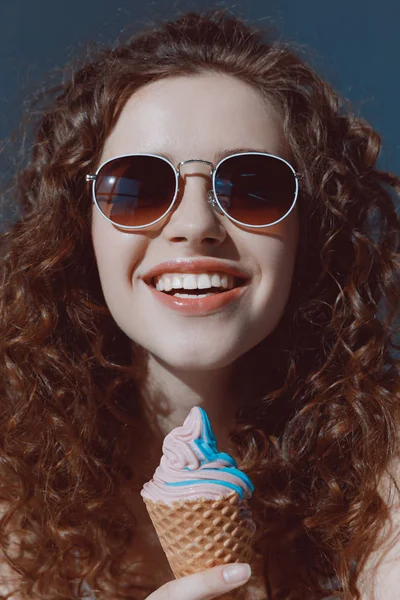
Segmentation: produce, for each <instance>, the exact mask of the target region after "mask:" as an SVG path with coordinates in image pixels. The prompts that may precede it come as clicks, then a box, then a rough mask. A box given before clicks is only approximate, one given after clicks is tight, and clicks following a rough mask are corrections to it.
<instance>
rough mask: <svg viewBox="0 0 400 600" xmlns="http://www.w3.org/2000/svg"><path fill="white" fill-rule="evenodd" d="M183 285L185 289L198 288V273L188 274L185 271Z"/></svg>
mask: <svg viewBox="0 0 400 600" xmlns="http://www.w3.org/2000/svg"><path fill="white" fill-rule="evenodd" d="M182 287H183V289H184V290H196V289H197V287H198V286H197V277H196V275H191V274H190V275H187V274H186V273H185V274H184V275H183V278H182Z"/></svg>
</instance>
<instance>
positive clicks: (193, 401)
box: [140, 356, 240, 444]
mask: <svg viewBox="0 0 400 600" xmlns="http://www.w3.org/2000/svg"><path fill="white" fill-rule="evenodd" d="M233 368H234V367H233V365H228V366H227V367H224V368H222V369H218V370H206V371H187V370H184V371H183V370H177V369H171V368H170V367H169V366H168V365H165V364H164V363H162V362H160V361H159V360H158V359H156V358H155V357H153V356H151V357H149V360H148V365H147V374H146V377H145V379H144V380H143V381H142V384H141V390H140V393H141V401H142V409H143V412H144V414H145V416H146V420H147V422H148V424H149V426H150V429H151V430H152V432H153V433H154V435H155V436H156V437H157V438H160V437H162V438H164V437H165V435H167V433H169V432H170V431H171V430H172V429H173V428H174V427H178V426H180V425H182V424H183V422H184V420H185V419H186V417H187V415H188V413H189V411H190V409H191V408H192V407H193V406H201V407H202V408H204V410H205V411H206V412H207V414H208V417H209V419H210V423H211V427H212V429H213V431H214V434H215V436H216V438H217V442H218V443H224V444H226V443H227V442H228V440H229V433H230V431H231V430H232V429H233V427H234V424H235V414H236V411H237V408H238V406H239V401H240V399H239V398H237V397H236V396H235V394H234V391H233V389H232V387H233V386H232V371H233Z"/></svg>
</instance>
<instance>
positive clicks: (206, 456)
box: [141, 406, 254, 505]
mask: <svg viewBox="0 0 400 600" xmlns="http://www.w3.org/2000/svg"><path fill="white" fill-rule="evenodd" d="M253 490H254V487H253V484H252V483H251V481H250V478H249V477H248V476H247V475H246V474H245V473H243V472H242V471H240V469H238V467H237V464H236V461H235V460H234V459H233V458H232V457H231V456H230V455H229V454H226V453H225V452H218V449H217V443H216V439H215V436H214V434H213V432H212V429H211V426H210V422H209V420H208V417H207V413H206V412H205V411H204V410H203V409H202V408H200V407H198V406H195V407H193V408H192V410H191V411H190V413H189V415H188V416H187V418H186V420H185V422H184V424H183V425H182V426H181V427H176V428H175V429H173V430H172V431H171V432H170V433H169V434H168V435H167V436H166V437H165V439H164V443H163V455H162V458H161V461H160V465H159V466H158V467H157V469H156V471H155V473H154V476H153V479H152V480H151V481H149V482H147V483H145V485H144V486H143V489H142V491H141V495H142V496H143V498H146V499H148V500H151V501H153V502H163V503H166V504H170V505H171V504H173V503H174V502H182V501H192V500H193V501H195V500H199V499H200V498H204V499H209V500H216V499H218V498H221V497H224V496H229V495H230V494H232V492H233V491H235V492H237V494H238V498H239V501H240V500H244V501H245V500H247V499H248V498H249V497H250V496H251V494H252V493H253Z"/></svg>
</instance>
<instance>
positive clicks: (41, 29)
mask: <svg viewBox="0 0 400 600" xmlns="http://www.w3.org/2000/svg"><path fill="white" fill-rule="evenodd" d="M215 6H227V7H228V8H230V9H231V10H232V11H233V12H236V13H239V14H241V15H242V16H245V17H247V18H249V19H250V20H251V22H253V23H254V24H255V25H258V24H259V25H261V26H263V25H265V24H267V23H268V22H272V24H273V25H274V26H275V28H276V29H277V30H278V31H280V32H281V35H282V37H283V38H285V39H288V40H292V41H294V42H296V43H298V44H301V45H302V48H303V50H305V51H306V52H307V53H308V60H309V61H310V62H311V63H312V64H313V65H314V67H315V68H316V69H317V70H318V72H319V73H321V74H322V75H323V76H324V77H325V78H326V79H328V81H330V82H331V83H332V84H333V85H334V86H335V87H336V88H337V89H338V90H339V91H340V92H341V93H342V94H343V95H344V96H345V97H346V98H348V99H350V100H351V102H352V103H353V106H354V108H355V110H356V111H357V112H358V113H359V114H361V115H362V116H363V117H364V118H366V119H367V120H369V121H370V122H371V124H372V125H373V126H374V127H375V129H376V130H377V131H378V132H379V133H380V134H381V135H382V138H383V151H382V155H381V159H380V165H381V167H383V168H385V169H388V170H392V171H395V172H397V173H399V172H400V119H399V112H400V106H399V101H400V68H399V59H400V2H398V0H381V1H380V2H376V0H336V1H333V2H326V1H324V0H319V1H317V0H300V1H299V0H267V1H265V0H250V1H248V2H245V1H244V0H241V1H240V0H239V1H237V2H235V3H234V4H232V3H220V2H210V1H208V2H206V1H202V0H197V1H178V2H175V3H173V4H172V3H171V2H165V1H162V0H159V1H153V2H145V1H144V0H140V1H137V0H136V1H135V0H130V1H128V0H118V1H117V2H115V1H113V0H86V1H85V0H69V1H68V2H66V1H65V0H63V1H62V2H60V1H59V0H58V1H57V0H1V3H0V19H1V24H2V26H1V36H0V139H3V145H4V138H6V137H7V136H8V135H9V134H10V133H11V132H12V131H13V130H14V129H15V128H16V127H17V126H18V123H19V120H20V115H21V111H22V106H23V104H24V102H25V100H26V98H27V97H28V96H29V94H30V93H32V92H33V91H34V90H35V89H36V88H37V87H38V86H39V85H40V84H41V82H42V79H43V78H44V77H45V76H46V74H48V72H49V71H50V70H51V69H52V68H53V67H57V66H62V65H63V64H64V63H65V62H66V61H68V59H69V57H70V56H76V55H77V54H79V53H80V52H82V51H83V47H84V45H85V44H86V43H87V42H89V41H91V40H95V41H100V42H107V41H111V40H113V39H114V38H115V36H116V35H118V34H119V32H120V31H121V30H122V29H124V28H125V27H126V26H127V25H128V26H131V25H132V24H134V26H135V27H136V28H139V27H140V26H141V25H143V24H146V23H147V22H148V20H150V19H157V18H158V17H166V16H175V15H176V10H177V9H178V10H183V9H194V10H195V9H204V8H210V7H215ZM10 147H11V146H10V144H8V145H7V144H6V150H7V149H9V148H10ZM13 151H14V150H13ZM3 162H4V155H3V157H2V164H3ZM7 165H8V167H7V166H6V167H3V168H2V172H3V176H4V173H5V171H6V170H7V169H8V168H10V162H9V158H8V163H7Z"/></svg>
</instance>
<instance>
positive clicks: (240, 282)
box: [150, 277, 247, 298]
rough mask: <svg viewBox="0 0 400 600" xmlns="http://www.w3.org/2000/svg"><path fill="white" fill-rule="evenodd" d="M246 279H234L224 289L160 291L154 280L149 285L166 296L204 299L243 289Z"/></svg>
mask: <svg viewBox="0 0 400 600" xmlns="http://www.w3.org/2000/svg"><path fill="white" fill-rule="evenodd" d="M246 283H247V280H246V279H240V278H239V277H235V278H234V281H233V285H232V286H230V287H228V288H225V287H222V286H221V287H209V288H194V289H185V288H175V289H174V288H172V289H171V290H160V289H157V287H156V281H155V278H153V279H152V280H151V281H150V285H151V286H152V287H153V288H154V289H156V290H157V291H158V292H160V293H161V294H165V295H167V296H174V297H176V298H206V297H208V296H215V295H217V294H219V295H221V294H224V293H226V292H230V291H231V290H233V289H235V288H238V287H243V286H244V285H246Z"/></svg>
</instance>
